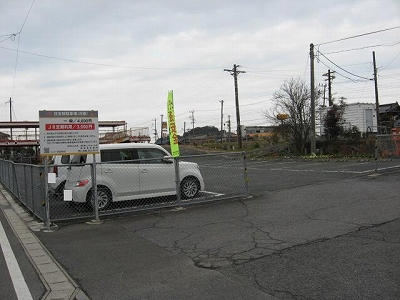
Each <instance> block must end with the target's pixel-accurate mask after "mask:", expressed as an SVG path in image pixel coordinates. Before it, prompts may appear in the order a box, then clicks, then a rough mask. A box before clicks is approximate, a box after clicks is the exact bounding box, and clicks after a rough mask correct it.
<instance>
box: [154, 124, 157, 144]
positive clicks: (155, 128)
mask: <svg viewBox="0 0 400 300" xmlns="http://www.w3.org/2000/svg"><path fill="white" fill-rule="evenodd" d="M156 141H157V119H154V142H156Z"/></svg>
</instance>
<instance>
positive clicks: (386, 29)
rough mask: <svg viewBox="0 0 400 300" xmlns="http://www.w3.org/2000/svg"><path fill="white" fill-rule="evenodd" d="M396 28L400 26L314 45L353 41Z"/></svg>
mask: <svg viewBox="0 0 400 300" xmlns="http://www.w3.org/2000/svg"><path fill="white" fill-rule="evenodd" d="M398 28H400V26H395V27H391V28H385V29H381V30H376V31H371V32H367V33H362V34H357V35H353V36H349V37H345V38H341V39H338V40H333V41H330V42H325V43H321V44H316V46H322V45H327V44H332V43H336V42H341V41H345V40H350V39H354V38H358V37H362V36H366V35H371V34H375V33H380V32H384V31H389V30H394V29H398Z"/></svg>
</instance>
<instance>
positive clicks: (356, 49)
mask: <svg viewBox="0 0 400 300" xmlns="http://www.w3.org/2000/svg"><path fill="white" fill-rule="evenodd" d="M398 44H400V42H393V43H390V44H378V45H372V46H365V47H360V48H352V49H346V50H339V51H332V52H327V53H325V54H336V53H343V52H350V51H358V50H364V49H368V48H376V47H393V46H396V45H398Z"/></svg>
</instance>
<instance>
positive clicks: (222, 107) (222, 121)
mask: <svg viewBox="0 0 400 300" xmlns="http://www.w3.org/2000/svg"><path fill="white" fill-rule="evenodd" d="M219 102H221V144H222V135H223V134H222V131H223V127H222V126H223V124H224V100H221V101H219Z"/></svg>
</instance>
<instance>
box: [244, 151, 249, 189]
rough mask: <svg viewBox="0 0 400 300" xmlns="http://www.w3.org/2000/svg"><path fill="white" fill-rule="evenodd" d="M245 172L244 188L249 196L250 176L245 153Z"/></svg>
mask: <svg viewBox="0 0 400 300" xmlns="http://www.w3.org/2000/svg"><path fill="white" fill-rule="evenodd" d="M242 154H243V170H244V187H245V189H246V194H247V195H249V194H250V191H249V176H248V173H247V164H246V152H243V153H242Z"/></svg>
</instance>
